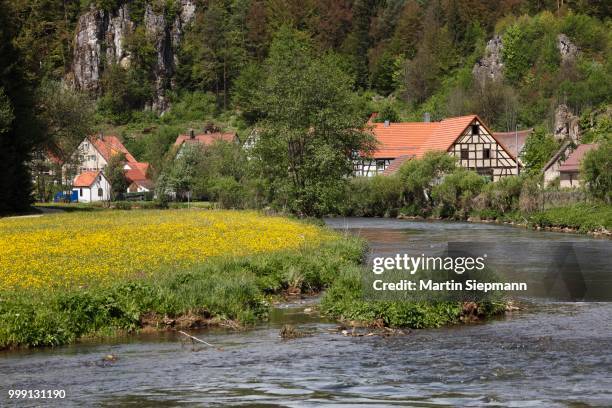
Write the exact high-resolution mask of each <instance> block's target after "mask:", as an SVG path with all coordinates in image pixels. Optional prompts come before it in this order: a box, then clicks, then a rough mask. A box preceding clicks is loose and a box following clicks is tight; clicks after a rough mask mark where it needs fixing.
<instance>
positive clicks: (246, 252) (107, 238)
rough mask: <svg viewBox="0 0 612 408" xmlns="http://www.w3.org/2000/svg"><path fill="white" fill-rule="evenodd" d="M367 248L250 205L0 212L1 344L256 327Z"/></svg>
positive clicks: (332, 276)
mask: <svg viewBox="0 0 612 408" xmlns="http://www.w3.org/2000/svg"><path fill="white" fill-rule="evenodd" d="M363 250H364V245H363V242H362V241H360V240H358V239H355V238H351V237H348V236H343V235H340V234H338V233H335V232H332V231H330V230H328V229H326V228H324V227H321V226H318V225H314V224H312V223H307V222H303V221H298V220H293V219H288V218H283V217H277V216H264V215H260V214H258V213H256V212H249V211H212V210H139V211H119V210H101V211H95V212H73V213H64V214H50V215H45V216H42V217H36V218H26V217H24V218H5V219H0V278H1V280H0V349H1V348H10V347H18V346H49V345H59V344H64V343H69V342H72V341H74V340H76V339H78V338H81V337H84V336H91V335H98V334H104V335H107V334H113V333H115V332H117V330H121V331H134V330H139V329H142V328H143V327H146V326H154V327H157V328H170V327H174V325H175V324H185V325H186V327H192V326H199V325H209V324H218V323H223V322H231V324H232V325H234V326H236V325H239V326H244V325H248V324H250V323H253V322H255V321H257V320H261V319H265V317H266V315H267V311H268V308H269V305H270V303H271V301H273V300H274V299H275V298H277V297H279V296H281V295H283V294H286V293H294V294H295V293H298V294H299V293H317V292H318V291H320V290H322V289H323V288H325V287H327V286H329V285H330V283H331V282H332V281H333V280H334V279H335V277H336V276H338V275H339V274H340V272H341V270H343V269H345V268H346V267H348V266H354V265H357V264H359V263H360V262H361V259H362V255H363ZM186 316H187V317H188V318H187V319H185V317H186ZM181 319H182V320H181ZM177 322H178V323H177ZM181 322H182V323H181Z"/></svg>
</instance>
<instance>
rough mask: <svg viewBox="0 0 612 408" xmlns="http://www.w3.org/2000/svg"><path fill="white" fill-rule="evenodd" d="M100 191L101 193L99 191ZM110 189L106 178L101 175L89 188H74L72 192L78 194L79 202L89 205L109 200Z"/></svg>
mask: <svg viewBox="0 0 612 408" xmlns="http://www.w3.org/2000/svg"><path fill="white" fill-rule="evenodd" d="M100 189H101V190H102V191H100ZM110 189H111V186H110V183H109V182H108V180H107V179H106V177H104V176H103V175H102V176H98V177H97V178H96V180H95V181H94V182H93V183H92V185H91V186H90V187H74V188H73V191H77V192H78V198H79V202H81V203H91V202H96V201H108V200H110ZM81 193H82V194H81ZM100 193H101V195H100Z"/></svg>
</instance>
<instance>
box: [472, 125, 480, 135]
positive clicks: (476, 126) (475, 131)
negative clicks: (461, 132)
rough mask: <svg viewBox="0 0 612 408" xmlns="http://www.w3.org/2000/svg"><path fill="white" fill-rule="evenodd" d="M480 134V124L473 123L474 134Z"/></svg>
mask: <svg viewBox="0 0 612 408" xmlns="http://www.w3.org/2000/svg"><path fill="white" fill-rule="evenodd" d="M479 134H480V126H478V125H472V135H479Z"/></svg>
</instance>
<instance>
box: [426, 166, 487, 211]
mask: <svg viewBox="0 0 612 408" xmlns="http://www.w3.org/2000/svg"><path fill="white" fill-rule="evenodd" d="M484 184H485V179H484V178H483V177H482V176H480V175H479V174H478V173H476V172H474V171H470V170H466V169H458V170H456V171H455V172H454V173H452V174H449V175H447V176H446V177H444V179H443V180H442V182H441V183H440V184H437V185H435V186H434V187H433V189H432V192H431V196H432V198H433V200H434V201H435V202H436V204H437V205H438V207H439V209H440V214H439V215H440V216H442V217H457V218H461V219H464V218H467V216H468V215H469V213H470V210H471V208H472V200H473V199H474V197H476V196H477V195H478V194H480V191H481V190H482V187H483V186H484Z"/></svg>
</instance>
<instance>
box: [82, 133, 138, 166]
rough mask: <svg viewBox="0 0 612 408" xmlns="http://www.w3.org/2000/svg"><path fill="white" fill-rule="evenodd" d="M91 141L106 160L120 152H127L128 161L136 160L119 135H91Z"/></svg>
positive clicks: (126, 158)
mask: <svg viewBox="0 0 612 408" xmlns="http://www.w3.org/2000/svg"><path fill="white" fill-rule="evenodd" d="M91 143H93V145H94V146H95V147H96V149H97V150H98V151H99V152H100V154H101V155H102V157H104V159H105V160H106V161H109V160H110V158H111V157H112V156H113V155H115V154H118V153H123V154H125V160H126V161H128V162H135V161H136V159H135V158H134V156H132V155H131V154H130V152H129V151H128V149H126V148H125V146H124V145H123V143H121V141H120V140H119V138H118V137H117V136H102V137H99V136H93V137H91Z"/></svg>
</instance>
